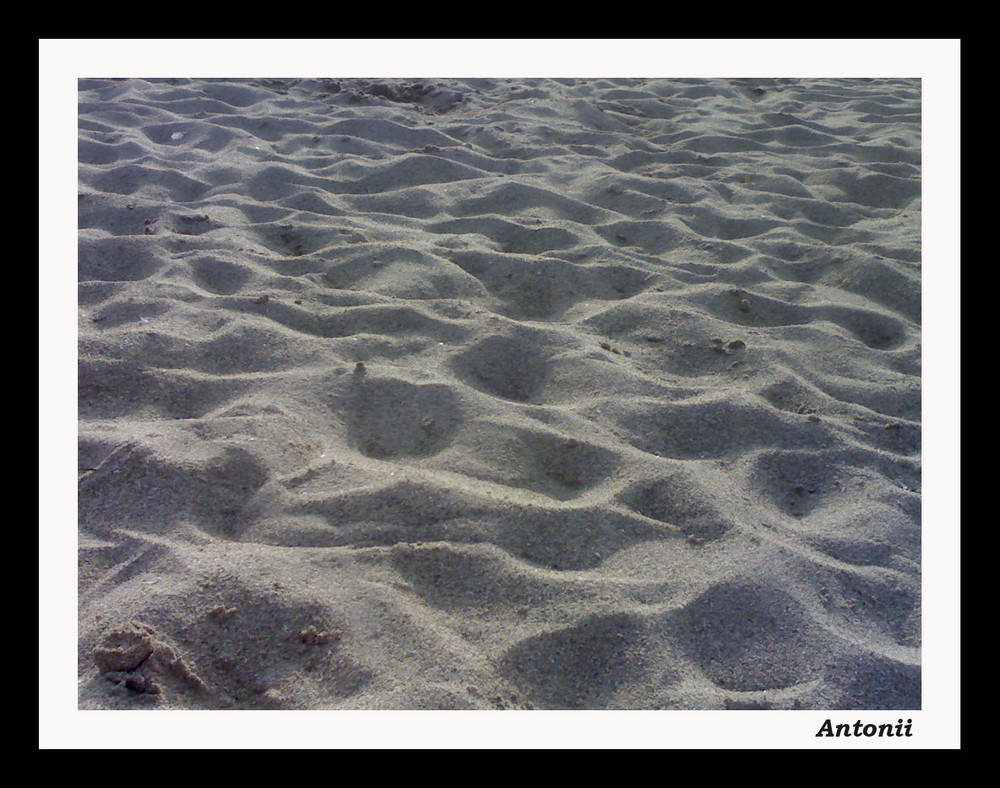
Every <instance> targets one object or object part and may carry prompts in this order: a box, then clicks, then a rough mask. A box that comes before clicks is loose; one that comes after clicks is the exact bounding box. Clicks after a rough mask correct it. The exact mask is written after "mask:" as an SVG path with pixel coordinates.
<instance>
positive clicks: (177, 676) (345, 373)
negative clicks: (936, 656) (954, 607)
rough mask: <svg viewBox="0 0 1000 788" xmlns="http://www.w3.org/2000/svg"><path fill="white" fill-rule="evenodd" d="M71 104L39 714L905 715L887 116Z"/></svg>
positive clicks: (910, 240) (552, 104)
mask: <svg viewBox="0 0 1000 788" xmlns="http://www.w3.org/2000/svg"><path fill="white" fill-rule="evenodd" d="M78 98H79V108H78V109H79V115H78V117H79V196H78V209H79V232H78V250H79V262H78V273H79V277H78V278H79V302H78V307H79V309H78V352H79V368H78V372H79V380H78V402H79V413H78V419H79V420H78V426H79V455H78V464H79V501H78V513H79V554H78V568H79V587H78V594H79V599H78V615H79V622H78V639H79V640H78V665H79V696H78V707H79V709H85V710H93V709H174V710H177V709H237V710H251V709H254V710H255V709H300V710H403V709H405V710H444V709H471V710H499V709H520V710H526V709H532V710H585V709H586V710H655V709H665V710H726V709H750V710H791V709H801V710H816V709H832V710H898V709H902V710H917V709H920V708H921V642H920V632H921V548H920V546H921V488H922V484H921V271H920V264H921V221H920V219H921V138H920V132H921V125H920V122H921V85H920V81H919V80H917V79H913V80H907V79H868V80H866V79H759V80H752V79H745V78H738V79H714V78H713V79H662V80H660V79H565V80H558V79H499V78H498V79H485V78H483V79H457V78H454V79H451V78H449V79H434V80H421V79H415V78H414V79H411V78H407V79H372V80H364V79H356V78H352V79H335V78H330V79H306V78H304V79H240V80H223V79H188V78H179V79H150V80H145V79H100V78H93V79H90V78H88V79H82V80H80V82H79V96H78ZM890 721H891V722H895V717H893V719H892V720H890Z"/></svg>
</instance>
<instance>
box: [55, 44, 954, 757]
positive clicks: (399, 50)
mask: <svg viewBox="0 0 1000 788" xmlns="http://www.w3.org/2000/svg"><path fill="white" fill-rule="evenodd" d="M959 50H960V41H959V40H958V39H921V40H909V39H900V40H897V39H879V40H876V39H856V40H847V39H707V40H694V39H581V40H570V39H555V40H552V39H440V40H438V39H394V40H382V39H371V40H369V39H347V40H341V39H322V40H299V39H295V40H291V39H259V40H229V39H190V40H164V39H158V40H130V39H40V40H39V74H40V79H39V121H40V124H39V125H40V135H39V144H40V147H39V151H40V161H39V185H40V192H39V217H40V222H39V249H40V254H39V338H40V347H39V353H40V355H39V369H40V374H39V386H40V389H39V391H40V395H39V408H40V416H41V423H40V429H39V438H40V465H39V479H40V485H39V503H40V506H39V512H40V518H39V576H40V585H39V594H40V608H39V610H40V620H39V633H40V634H39V647H40V650H39V653H40V664H39V670H40V681H39V686H40V692H39V705H40V718H39V719H40V722H39V742H40V746H41V747H42V748H97V749H108V748H112V749H127V748H131V747H148V748H158V747H163V748H179V749H198V748H204V747H208V748H285V747H288V748H313V747H316V748H347V749H367V748H374V749H396V748H432V749H453V748H454V749H462V748H475V749H488V748H495V747H501V748H513V749H517V748H542V749H562V748H566V749H613V748H627V749H643V748H656V749H660V748H669V749H676V748H680V749H702V748H708V749H716V748H778V749H799V748H816V747H830V748H834V749H841V748H856V747H872V748H874V747H885V746H886V743H885V742H884V741H882V742H879V741H867V740H853V739H852V740H849V741H845V740H826V741H824V740H820V739H816V738H815V737H814V736H813V732H814V730H815V729H818V727H819V725H820V724H821V723H822V721H823V719H825V718H826V717H827V716H832V717H834V718H835V721H836V722H853V721H854V719H857V718H859V717H862V718H865V719H867V718H874V717H878V718H879V720H878V721H882V722H884V721H889V722H895V720H896V719H897V718H898V717H899V716H905V717H906V718H908V719H910V718H912V719H913V720H914V724H913V729H914V731H915V732H916V733H918V735H917V736H915V737H914V738H913V739H912V740H895V741H894V742H893V743H892V747H893V748H895V747H908V748H946V749H950V748H956V747H958V746H959V738H958V734H959V717H958V713H959V708H958V707H959V703H958V697H959V673H958V670H959V652H958V642H959V641H958V637H959V597H958V581H959V577H958V561H959V553H958V533H959V525H960V521H959V506H958V502H959V486H958V484H959V440H958V435H959V387H958V380H959V366H958V347H959V329H958V321H959V312H958V305H959V279H958V275H959V264H960V248H959V247H960V244H959V239H960V236H959V216H960V213H959V211H960V208H959V109H960V104H959V88H960V76H959ZM98 76H143V77H153V76H170V77H177V76H191V77H211V76H217V77H240V76H245V77H261V76H268V77H283V76H284V77H299V76H317V77H324V76H327V77H331V78H333V77H351V76H359V77H393V76H395V77H406V76H411V77H422V78H430V77H448V76H456V77H457V76H464V77H469V76H493V77H532V76H536V77H537V76H553V77H573V76H577V77H584V76H590V77H612V76H649V77H734V76H746V77H766V76H774V77H919V78H921V79H922V80H923V97H922V98H923V121H924V125H923V147H924V158H923V203H922V208H923V210H922V217H923V234H924V241H923V260H924V266H923V279H922V285H923V288H924V294H925V295H924V311H923V331H922V333H923V336H924V366H923V387H924V388H923V390H924V394H923V397H924V400H923V401H924V418H923V421H922V428H923V432H924V437H923V456H924V483H923V484H924V486H923V500H924V514H923V529H924V569H923V573H924V574H923V578H924V579H923V600H924V604H923V618H924V638H923V643H924V648H923V656H922V659H923V665H924V702H925V707H924V709H923V710H922V711H919V712H906V713H904V714H900V715H895V714H893V713H892V712H888V713H881V714H877V715H871V714H867V715H856V714H851V713H846V714H845V713H837V714H831V715H827V714H825V713H822V712H816V713H813V712H775V711H767V712H749V711H740V712H503V713H497V712H275V713H271V712H249V713H242V712H221V713H224V714H226V717H225V718H224V719H225V722H224V724H221V725H220V724H219V722H218V719H217V717H216V716H214V715H217V714H218V713H219V712H200V713H197V712H190V713H189V712H158V713H155V714H149V713H144V712H137V714H142V715H143V716H142V717H141V718H137V717H135V714H134V713H119V712H81V711H78V710H77V709H76V700H77V696H76V587H75V574H76V499H75V479H76V450H77V449H76V440H75V438H76V430H77V421H76V398H75V391H76V355H77V347H76V277H75V271H76V210H77V208H76V191H77V183H76V170H77V152H76V145H77V133H76V119H77V118H76V102H77V85H76V80H77V79H78V78H80V77H98ZM140 719H141V725H137V724H136V722H137V720H140ZM271 721H280V723H281V724H280V727H279V726H272V725H270V724H269V723H270V722H271ZM224 731H228V734H227V733H224Z"/></svg>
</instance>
